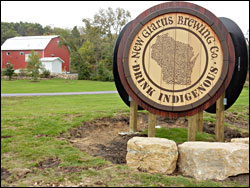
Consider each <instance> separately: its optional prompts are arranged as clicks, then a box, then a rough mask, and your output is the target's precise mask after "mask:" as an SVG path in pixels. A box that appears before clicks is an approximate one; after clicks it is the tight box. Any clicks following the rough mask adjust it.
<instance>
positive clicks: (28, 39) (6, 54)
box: [1, 35, 70, 72]
mask: <svg viewBox="0 0 250 188" xmlns="http://www.w3.org/2000/svg"><path fill="white" fill-rule="evenodd" d="M59 40H60V38H59V36H58V35H52V36H25V37H14V38H10V39H7V40H6V41H5V42H4V43H3V45H2V46H1V68H5V65H6V63H7V62H8V61H9V62H10V63H11V64H13V65H14V69H23V68H26V66H27V59H28V58H27V57H28V55H29V54H31V51H32V50H34V51H35V52H37V53H38V54H39V56H40V58H44V57H59V58H61V59H62V60H63V61H64V63H62V72H70V54H69V51H68V49H67V47H66V46H62V47H59Z"/></svg>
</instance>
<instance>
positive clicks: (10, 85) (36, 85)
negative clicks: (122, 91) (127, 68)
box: [1, 79, 116, 93]
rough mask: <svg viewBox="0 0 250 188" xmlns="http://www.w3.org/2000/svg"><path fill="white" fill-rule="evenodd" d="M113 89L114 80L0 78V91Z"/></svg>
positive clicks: (42, 91)
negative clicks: (9, 79) (10, 79)
mask: <svg viewBox="0 0 250 188" xmlns="http://www.w3.org/2000/svg"><path fill="white" fill-rule="evenodd" d="M114 90H116V87H115V84H114V82H100V81H90V80H65V79H50V80H39V82H31V81H30V80H12V81H8V80H1V93H53V92H81V91H114Z"/></svg>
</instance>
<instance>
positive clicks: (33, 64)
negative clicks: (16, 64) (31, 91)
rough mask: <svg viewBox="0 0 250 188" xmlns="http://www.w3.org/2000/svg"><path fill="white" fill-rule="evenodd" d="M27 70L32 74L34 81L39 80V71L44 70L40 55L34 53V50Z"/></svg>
mask: <svg viewBox="0 0 250 188" xmlns="http://www.w3.org/2000/svg"><path fill="white" fill-rule="evenodd" d="M27 69H28V71H30V72H31V76H32V78H33V79H34V80H37V79H38V76H39V70H42V69H43V65H42V62H41V61H40V57H39V55H38V53H36V52H34V51H33V50H32V51H31V55H30V56H29V59H28V64H27Z"/></svg>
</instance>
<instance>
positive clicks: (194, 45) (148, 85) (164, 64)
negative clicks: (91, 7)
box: [117, 2, 234, 117]
mask: <svg viewBox="0 0 250 188" xmlns="http://www.w3.org/2000/svg"><path fill="white" fill-rule="evenodd" d="M121 41H123V42H124V46H122V47H119V50H118V56H119V57H120V59H117V62H118V72H119V75H120V78H121V81H122V84H123V86H124V88H125V89H126V91H127V93H128V94H129V95H130V96H131V97H132V98H133V99H134V100H135V101H136V102H137V103H138V104H139V105H141V106H142V107H143V108H144V109H147V110H148V111H150V112H152V113H155V114H159V115H164V116H170V117H173V116H175V117H178V116H184V115H191V114H194V113H197V112H198V111H201V110H203V109H205V108H207V107H208V106H209V104H210V103H211V101H213V102H214V101H215V100H216V99H218V97H219V96H220V95H221V94H222V93H223V91H224V90H225V88H226V87H227V85H228V83H227V82H228V80H229V81H230V79H231V76H232V73H230V72H232V69H233V67H234V59H232V57H234V50H230V48H229V46H230V47H232V48H233V46H232V41H231V38H230V35H229V33H228V32H227V30H226V28H225V27H224V25H223V24H222V23H221V22H220V20H219V19H217V18H216V17H215V16H214V15H212V13H210V12H208V11H207V10H206V9H204V8H202V7H199V6H197V5H194V4H190V3H184V2H182V3H180V2H177V3H176V2H170V3H163V4H160V5H157V6H155V7H152V8H150V9H148V10H147V11H145V12H143V13H142V14H141V15H139V16H138V17H137V18H136V19H135V20H133V21H132V22H131V24H130V25H129V26H128V28H127V30H126V31H125V33H124V35H123V37H122V39H121ZM208 101H209V102H208ZM208 103H209V104H208ZM211 104H212V103H211ZM211 104H210V105H211Z"/></svg>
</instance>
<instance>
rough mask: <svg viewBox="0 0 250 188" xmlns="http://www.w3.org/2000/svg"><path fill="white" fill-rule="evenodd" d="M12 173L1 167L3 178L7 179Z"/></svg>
mask: <svg viewBox="0 0 250 188" xmlns="http://www.w3.org/2000/svg"><path fill="white" fill-rule="evenodd" d="M10 175H11V173H10V172H9V171H8V170H7V169H6V168H4V167H1V180H6V179H7V178H8V177H9V176H10Z"/></svg>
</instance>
